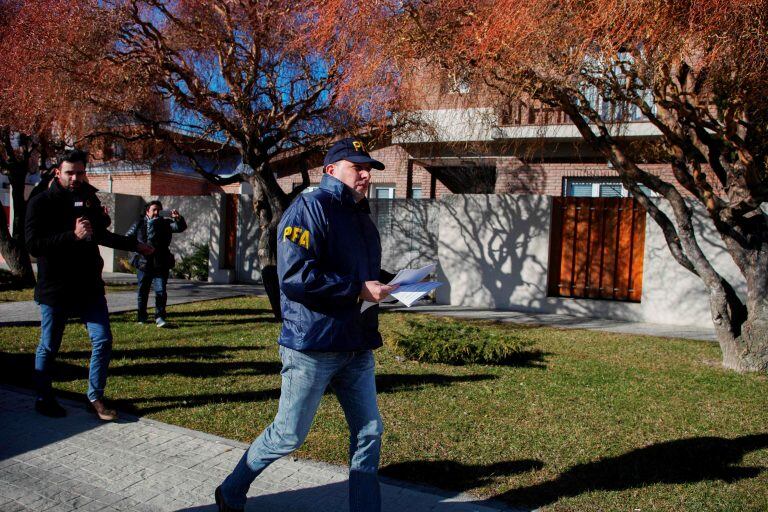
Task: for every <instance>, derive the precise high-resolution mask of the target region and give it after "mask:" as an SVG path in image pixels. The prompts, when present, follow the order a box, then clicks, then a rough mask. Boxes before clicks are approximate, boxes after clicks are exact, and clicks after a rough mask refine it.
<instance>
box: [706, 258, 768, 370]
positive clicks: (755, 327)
mask: <svg viewBox="0 0 768 512" xmlns="http://www.w3.org/2000/svg"><path fill="white" fill-rule="evenodd" d="M745 277H746V281H747V300H746V306H747V307H746V310H747V317H746V320H744V322H743V323H742V324H741V325H740V326H739V329H736V330H735V329H730V331H731V332H733V333H736V334H737V335H733V334H731V335H729V333H727V332H725V330H724V329H720V326H718V323H717V318H718V317H717V316H714V319H715V327H716V328H717V334H718V341H719V342H720V348H721V349H722V351H723V366H724V367H725V368H729V369H731V370H736V371H737V372H768V244H765V243H764V244H762V246H761V247H757V248H755V250H753V251H751V254H750V255H749V261H748V270H747V272H745ZM710 303H711V304H712V306H713V307H712V311H713V314H714V312H715V309H716V308H715V305H716V304H717V301H716V300H715V297H714V296H710Z"/></svg>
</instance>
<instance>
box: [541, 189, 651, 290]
mask: <svg viewBox="0 0 768 512" xmlns="http://www.w3.org/2000/svg"><path fill="white" fill-rule="evenodd" d="M644 251H645V209H644V208H643V207H642V206H640V204H639V203H638V202H637V200H635V199H633V198H592V197H556V198H554V205H553V208H552V235H551V239H550V246H549V262H550V263H549V295H550V296H552V297H575V298H576V297H581V298H589V299H610V300H621V301H631V302H640V297H641V296H642V291H643V253H644Z"/></svg>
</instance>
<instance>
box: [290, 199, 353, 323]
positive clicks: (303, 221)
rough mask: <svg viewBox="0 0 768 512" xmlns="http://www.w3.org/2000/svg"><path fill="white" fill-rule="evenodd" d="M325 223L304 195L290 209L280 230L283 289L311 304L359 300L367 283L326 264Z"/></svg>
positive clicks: (319, 305)
mask: <svg viewBox="0 0 768 512" xmlns="http://www.w3.org/2000/svg"><path fill="white" fill-rule="evenodd" d="M326 229H327V227H326V226H325V223H324V222H323V220H322V219H321V218H320V215H319V212H312V211H311V207H310V206H309V205H308V203H307V201H306V200H304V198H303V197H299V198H298V199H297V203H296V204H294V205H293V206H292V207H291V208H289V210H288V211H287V212H286V214H285V216H284V217H283V220H282V221H281V222H280V227H279V229H278V233H277V238H278V240H277V272H278V277H279V279H280V290H282V292H283V293H284V294H285V296H286V297H288V298H289V299H290V300H292V301H295V302H299V303H301V304H304V305H306V306H308V307H311V308H318V307H327V306H328V305H330V304H334V305H338V304H339V303H340V302H341V303H344V304H355V303H357V299H358V297H359V296H360V290H362V287H363V283H362V282H360V281H358V280H356V279H354V278H353V276H351V275H347V274H343V273H340V272H334V271H332V270H330V269H328V268H326V265H325V262H324V261H323V254H324V251H325V248H326Z"/></svg>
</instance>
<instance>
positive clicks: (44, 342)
mask: <svg viewBox="0 0 768 512" xmlns="http://www.w3.org/2000/svg"><path fill="white" fill-rule="evenodd" d="M78 316H79V317H80V318H81V319H82V321H83V323H84V324H85V327H86V328H87V329H88V336H89V337H90V338H91V346H92V349H91V365H90V369H89V371H88V399H89V400H90V401H91V402H93V401H94V400H100V399H101V398H102V397H103V396H104V386H105V385H106V383H107V369H108V368H109V359H110V356H111V355H112V331H111V330H110V328H109V311H108V310H107V299H106V297H104V296H101V297H97V298H95V299H92V300H90V301H88V302H81V303H77V304H74V305H68V306H61V305H59V306H49V305H47V304H40V317H41V321H40V344H39V345H38V346H37V351H36V352H35V387H36V388H37V396H38V397H40V398H50V397H52V396H53V390H52V388H51V368H52V367H53V364H54V361H55V360H56V354H58V352H59V347H60V346H61V338H62V336H64V326H65V325H66V323H67V319H69V318H72V317H78Z"/></svg>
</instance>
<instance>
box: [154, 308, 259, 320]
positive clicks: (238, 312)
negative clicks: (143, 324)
mask: <svg viewBox="0 0 768 512" xmlns="http://www.w3.org/2000/svg"><path fill="white" fill-rule="evenodd" d="M256 315H269V316H272V310H270V309H251V308H235V309H204V310H202V311H172V312H171V313H170V315H168V317H169V319H171V320H173V319H174V318H202V317H208V316H223V317H229V316H247V317H252V316H256Z"/></svg>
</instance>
